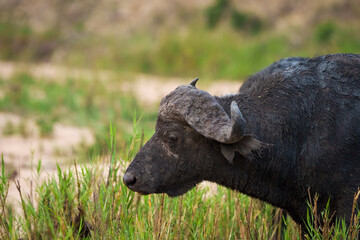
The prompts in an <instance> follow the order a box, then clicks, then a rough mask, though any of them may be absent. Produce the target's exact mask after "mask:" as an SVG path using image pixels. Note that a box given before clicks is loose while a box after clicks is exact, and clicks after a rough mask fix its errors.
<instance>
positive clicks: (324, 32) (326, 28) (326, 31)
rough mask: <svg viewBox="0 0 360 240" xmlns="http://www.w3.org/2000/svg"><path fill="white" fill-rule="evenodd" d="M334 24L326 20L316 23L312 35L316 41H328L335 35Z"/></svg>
mask: <svg viewBox="0 0 360 240" xmlns="http://www.w3.org/2000/svg"><path fill="white" fill-rule="evenodd" d="M335 31H336V25H335V24H334V23H333V22H326V23H322V24H320V25H318V26H317V27H316V29H315V33H314V37H315V40H316V41H317V42H318V43H328V42H330V41H331V39H332V38H333V36H334V35H335Z"/></svg>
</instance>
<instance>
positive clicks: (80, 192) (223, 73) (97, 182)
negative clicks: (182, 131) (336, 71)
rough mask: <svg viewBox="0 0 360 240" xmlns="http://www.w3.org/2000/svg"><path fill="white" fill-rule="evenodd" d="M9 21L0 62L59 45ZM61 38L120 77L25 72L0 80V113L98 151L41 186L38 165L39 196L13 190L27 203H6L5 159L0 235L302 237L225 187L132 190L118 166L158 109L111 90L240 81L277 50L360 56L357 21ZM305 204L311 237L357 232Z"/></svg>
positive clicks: (71, 59)
mask: <svg viewBox="0 0 360 240" xmlns="http://www.w3.org/2000/svg"><path fill="white" fill-rule="evenodd" d="M8 24H9V23H0V42H1V43H2V46H5V47H3V49H6V51H1V52H0V58H1V59H5V60H11V61H30V62H32V63H33V62H35V63H36V62H37V61H41V60H44V59H41V52H38V50H39V49H38V48H37V46H43V45H44V46H45V45H47V44H48V43H52V42H53V41H54V39H55V40H58V39H60V40H61V36H59V35H57V34H55V33H52V32H48V33H46V34H36V33H34V32H33V31H32V30H31V28H30V27H29V26H21V25H11V26H9V25H8ZM60 42H61V41H60ZM64 45H65V47H64V49H66V51H65V50H64V52H63V55H62V57H61V59H60V60H58V63H61V64H64V65H69V66H75V67H87V68H93V69H110V70H112V71H114V72H116V74H119V79H118V80H115V81H113V82H106V83H105V82H102V81H97V80H90V79H86V78H66V79H65V80H63V81H50V80H49V79H39V78H37V77H35V76H33V75H31V74H29V73H27V72H19V73H17V74H16V75H14V76H12V77H11V78H10V79H3V78H0V111H1V112H10V113H15V114H17V115H19V116H21V117H22V118H24V119H27V118H29V119H33V120H34V121H35V122H36V124H37V125H38V127H39V129H40V133H41V136H42V137H44V138H47V137H49V138H50V137H51V135H52V132H53V126H54V124H55V123H64V124H70V125H75V126H85V127H88V128H90V129H92V131H93V133H94V135H95V143H94V144H93V145H92V146H87V147H84V148H82V149H78V151H77V154H76V157H75V159H73V158H72V159H69V162H75V163H76V164H75V168H71V170H70V169H64V168H62V167H61V166H59V167H58V170H57V175H55V176H52V177H50V178H49V179H47V180H46V181H44V182H38V181H36V176H38V175H39V174H40V173H41V171H42V167H41V161H39V165H38V166H37V167H34V168H33V173H34V179H33V180H34V185H35V186H34V188H33V189H32V194H31V195H30V196H28V195H27V194H24V192H23V189H22V188H21V186H17V188H18V194H19V196H20V199H21V201H20V204H17V203H15V204H14V203H13V202H10V201H9V200H8V189H9V186H10V185H14V184H15V185H16V184H17V183H18V182H17V181H16V178H15V180H14V178H13V177H11V171H10V170H9V167H8V166H7V165H6V164H5V162H6V159H4V158H2V162H3V164H2V168H1V170H2V172H1V179H0V181H1V182H0V212H1V214H0V238H1V239H271V238H274V239H303V238H304V237H303V236H301V235H300V227H299V226H297V225H296V224H294V222H293V221H292V220H291V219H290V218H289V217H286V216H285V217H284V219H283V220H284V223H285V224H284V225H280V224H279V222H280V221H279V219H281V215H280V212H279V210H278V209H275V208H273V207H272V206H270V205H268V204H265V203H262V202H260V201H258V200H255V199H251V198H249V197H247V196H244V195H241V194H239V193H236V192H233V191H230V190H227V189H225V188H222V187H219V188H218V190H216V191H213V190H212V191H211V190H209V189H206V188H202V187H197V188H195V189H193V190H191V191H190V192H189V193H187V194H186V195H184V196H182V197H178V198H173V199H172V198H169V197H168V196H166V195H149V196H139V195H137V194H134V193H133V192H131V191H129V190H128V189H127V188H126V187H125V186H124V185H123V183H122V181H121V172H122V171H123V170H124V168H125V167H126V166H127V165H128V164H129V162H130V161H131V159H132V158H133V157H134V156H135V154H136V152H137V151H138V150H139V148H140V147H141V145H142V144H143V143H144V142H145V141H147V140H148V139H149V137H150V136H151V135H152V134H153V132H154V126H155V121H156V112H157V109H156V108H155V107H146V108H145V107H143V106H141V105H140V104H139V103H138V101H137V100H136V99H135V97H134V96H132V95H129V94H124V93H123V92H119V91H118V89H117V88H116V87H114V86H116V85H117V84H118V83H119V82H121V81H122V80H121V79H122V76H124V75H126V74H128V72H132V73H133V72H142V73H148V74H159V75H161V76H182V77H184V76H185V77H191V78H192V77H194V76H199V77H201V78H202V79H204V80H205V79H207V80H209V81H214V80H216V79H234V80H235V79H236V80H239V79H245V78H246V76H248V75H250V74H252V73H254V72H256V71H258V70H260V69H261V68H263V67H265V66H267V65H268V64H271V63H272V62H273V61H275V60H278V59H280V58H282V57H288V56H305V57H312V56H315V55H321V54H327V53H335V52H353V53H359V51H360V32H359V31H357V30H356V28H354V27H352V26H344V25H339V24H336V23H334V22H324V23H321V24H319V25H317V26H315V27H310V28H309V29H308V32H304V34H303V35H300V34H299V33H297V34H294V35H292V34H287V35H284V34H280V33H276V32H274V33H273V32H270V31H266V30H265V31H263V32H261V33H259V34H239V33H238V32H236V31H233V30H230V29H228V28H218V29H216V30H214V31H210V30H208V29H203V28H198V27H196V26H194V27H192V28H190V29H188V30H187V31H185V32H179V33H174V34H158V35H157V36H156V37H155V36H152V35H132V36H131V37H126V36H125V37H123V38H120V39H115V38H106V37H99V36H87V37H86V38H79V39H76V40H74V41H72V42H71V43H66V44H64ZM99 46H101V47H99ZM124 46H125V47H124ZM20 48H21V49H20ZM55 62H56V61H55ZM191 78H190V79H191ZM109 125H110V131H109ZM24 126H25V125H22V124H19V125H16V126H14V125H10V123H9V125H8V126H7V128H6V131H5V132H3V133H2V134H5V135H10V136H11V135H16V134H17V135H21V136H23V137H24V138H26V137H27V134H28V131H27V130H26V127H24ZM115 126H116V128H115ZM35 183H36V184H35ZM18 205H19V206H20V207H16V206H18ZM309 205H310V206H311V207H310V208H309V216H308V219H307V222H308V228H309V232H310V235H308V236H306V237H305V238H306V239H332V238H334V239H358V235H359V229H360V225H359V217H360V216H354V218H353V221H352V226H351V227H350V228H349V229H346V228H345V226H344V224H343V222H341V221H340V222H337V223H335V224H334V225H332V224H331V221H330V220H331V216H329V214H328V213H327V212H326V211H323V212H317V209H316V201H314V199H312V201H311V203H309ZM16 209H17V210H16ZM320 219H321V220H320ZM319 227H320V229H321V230H319ZM279 228H282V229H281V230H279Z"/></svg>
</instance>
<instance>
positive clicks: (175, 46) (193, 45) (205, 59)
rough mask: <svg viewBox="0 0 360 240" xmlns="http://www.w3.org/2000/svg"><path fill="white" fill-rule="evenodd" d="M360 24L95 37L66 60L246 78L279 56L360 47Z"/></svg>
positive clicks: (200, 29)
mask: <svg viewBox="0 0 360 240" xmlns="http://www.w3.org/2000/svg"><path fill="white" fill-rule="evenodd" d="M358 30H359V27H358V26H346V25H344V24H338V23H335V22H324V23H320V24H318V25H316V26H313V27H311V26H309V28H307V29H306V30H302V31H296V30H292V32H274V31H270V30H266V29H265V30H263V31H261V32H260V33H258V34H255V35H251V34H250V35H249V34H244V33H242V32H237V31H235V30H233V29H231V28H229V26H223V25H221V26H218V27H217V28H216V29H212V30H210V29H207V28H204V26H202V25H193V26H191V27H189V28H187V29H186V31H179V32H172V33H169V32H161V33H160V34H157V35H152V34H133V35H131V36H119V37H113V36H112V37H109V38H106V37H104V38H101V39H100V38H98V37H97V36H90V37H89V38H86V39H83V40H81V39H80V40H79V41H78V42H73V43H72V44H71V46H69V49H71V50H70V51H69V52H67V53H66V54H65V55H64V57H63V58H62V60H61V61H62V62H63V63H68V64H70V65H75V66H86V67H89V66H91V67H94V68H99V69H102V68H107V69H113V70H116V71H118V72H144V73H151V74H159V75H167V76H182V77H189V78H193V77H195V76H199V77H201V78H202V79H210V80H214V79H219V78H227V79H244V78H245V77H246V76H248V75H250V74H253V73H255V72H257V71H258V70H260V69H261V68H263V67H266V66H268V65H270V64H271V63H273V62H274V61H276V60H279V59H281V58H283V57H289V56H303V57H314V56H317V55H324V54H329V53H339V52H351V53H359V51H360V32H359V31H358Z"/></svg>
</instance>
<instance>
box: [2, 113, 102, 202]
mask: <svg viewBox="0 0 360 240" xmlns="http://www.w3.org/2000/svg"><path fill="white" fill-rule="evenodd" d="M20 125H22V128H25V129H26V136H24V135H22V134H21V133H19V132H17V131H14V132H13V133H11V132H9V129H8V128H9V127H10V126H12V127H13V128H17V127H18V126H20ZM10 133H11V134H10ZM94 141H95V139H94V136H93V133H92V132H91V130H90V129H88V128H84V127H75V126H66V125H62V124H58V123H55V125H54V129H53V133H52V135H51V137H41V136H40V134H39V129H38V126H37V125H36V123H35V122H34V121H33V120H31V119H23V118H21V117H20V116H18V115H15V114H11V113H0V153H1V154H3V157H4V162H5V166H6V172H7V173H8V174H10V175H11V176H12V178H13V179H17V180H19V182H20V184H21V187H22V190H23V195H24V196H28V195H30V193H31V192H32V189H33V185H34V184H35V183H36V181H43V180H44V179H45V177H46V176H48V175H49V174H53V173H55V172H56V169H57V164H59V165H60V166H62V167H63V166H68V165H71V164H72V162H71V161H72V160H73V159H76V157H77V156H76V148H77V147H79V146H81V145H82V146H88V145H90V144H92V143H94ZM40 159H41V173H40V175H39V176H36V178H35V177H34V176H35V175H36V168H37V165H38V162H39V160H40ZM35 179H36V181H35ZM14 199H16V200H19V194H18V191H17V190H16V188H15V185H14V183H11V184H10V189H9V200H10V201H11V200H14Z"/></svg>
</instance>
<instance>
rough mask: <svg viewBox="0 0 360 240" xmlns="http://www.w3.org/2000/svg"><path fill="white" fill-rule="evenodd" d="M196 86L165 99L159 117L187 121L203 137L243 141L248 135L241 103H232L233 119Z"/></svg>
mask: <svg viewBox="0 0 360 240" xmlns="http://www.w3.org/2000/svg"><path fill="white" fill-rule="evenodd" d="M194 81H195V80H194ZM194 81H192V82H194ZM195 83H196V82H195ZM192 86H193V85H192V84H191V86H190V85H185V86H180V87H178V88H177V89H175V90H174V91H172V92H171V93H170V94H169V95H167V96H166V97H165V98H163V100H162V101H161V103H160V107H159V116H161V117H162V118H164V119H177V120H185V121H186V122H187V123H188V124H189V125H190V126H191V127H192V128H193V129H195V130H196V131H197V132H198V133H200V134H201V135H203V136H205V137H207V138H211V139H214V140H216V141H218V142H220V143H226V144H231V143H235V142H237V141H239V140H240V139H241V138H242V137H243V135H244V128H245V120H244V118H243V116H242V114H241V111H240V109H239V107H238V105H237V103H236V102H235V101H233V102H232V103H231V105H230V109H229V110H230V111H229V115H230V117H229V115H228V114H227V113H226V112H225V110H224V109H223V108H222V106H221V105H220V104H219V102H218V101H217V100H216V99H215V98H214V97H213V96H212V95H210V94H209V93H208V92H206V91H203V90H200V89H197V88H193V87H192Z"/></svg>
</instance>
